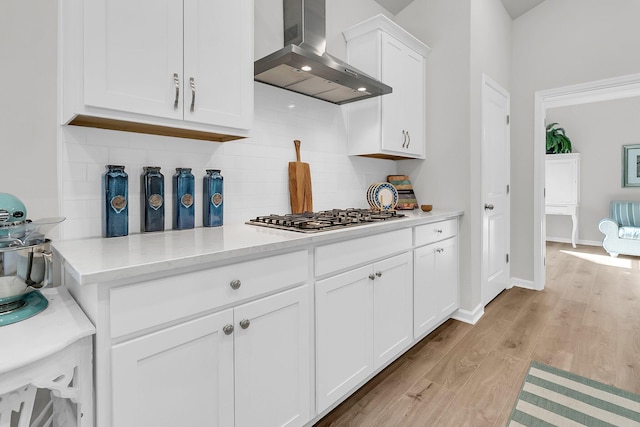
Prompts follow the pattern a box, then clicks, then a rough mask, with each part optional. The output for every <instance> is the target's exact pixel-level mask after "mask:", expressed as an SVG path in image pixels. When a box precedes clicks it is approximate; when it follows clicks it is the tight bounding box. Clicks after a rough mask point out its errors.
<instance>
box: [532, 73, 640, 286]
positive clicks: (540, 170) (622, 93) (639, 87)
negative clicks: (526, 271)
mask: <svg viewBox="0 0 640 427" xmlns="http://www.w3.org/2000/svg"><path fill="white" fill-rule="evenodd" d="M633 96H640V74H632V75H629V76H622V77H616V78H612V79H605V80H597V81H593V82H589V83H582V84H578V85H571V86H564V87H560V88H556V89H549V90H544V91H538V92H536V93H535V101H534V102H535V106H534V108H535V112H534V122H533V125H534V143H533V150H534V155H533V158H534V182H533V193H534V197H533V215H534V217H533V223H534V224H533V226H534V260H533V288H534V289H537V290H542V289H544V285H545V280H546V279H545V278H546V266H545V262H546V236H547V231H546V216H545V203H544V185H545V151H546V150H545V147H546V132H545V119H546V117H547V110H548V109H549V108H555V107H566V106H570V105H579V104H586V103H590V102H599V101H610V100H615V99H621V98H629V97H633Z"/></svg>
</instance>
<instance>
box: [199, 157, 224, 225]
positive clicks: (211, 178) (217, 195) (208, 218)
mask: <svg viewBox="0 0 640 427" xmlns="http://www.w3.org/2000/svg"><path fill="white" fill-rule="evenodd" d="M222 182H223V178H222V175H220V169H207V175H206V176H205V177H204V186H203V189H204V203H203V208H204V211H203V212H204V215H203V224H204V226H205V227H217V226H220V225H222V205H223V198H222Z"/></svg>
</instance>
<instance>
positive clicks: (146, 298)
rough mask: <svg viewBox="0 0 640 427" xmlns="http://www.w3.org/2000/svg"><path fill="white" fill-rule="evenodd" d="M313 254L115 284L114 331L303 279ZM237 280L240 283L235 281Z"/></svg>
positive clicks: (300, 253) (129, 329)
mask: <svg viewBox="0 0 640 427" xmlns="http://www.w3.org/2000/svg"><path fill="white" fill-rule="evenodd" d="M308 259H309V257H308V252H307V251H298V252H293V253H290V254H284V255H276V256H272V257H266V258H261V259H257V260H253V261H246V262H240V263H236V264H230V265H226V266H223V267H218V268H212V269H209V270H201V271H195V272H193V273H187V274H182V275H178V276H171V277H165V278H162V279H158V280H151V281H147V282H141V283H136V284H134V285H128V286H121V287H117V288H113V289H111V290H110V301H111V304H110V307H109V310H110V319H111V337H112V338H115V337H119V336H122V335H125V334H129V333H132V332H135V331H139V330H142V329H145V328H149V327H153V326H156V325H159V324H162V323H165V322H171V321H174V320H178V319H180V318H183V317H186V316H190V315H193V314H196V313H200V312H203V311H207V310H212V309H215V308H217V307H222V306H226V305H229V304H234V303H237V302H240V301H243V300H246V299H249V298H253V297H257V296H259V295H263V294H267V293H270V292H274V291H277V290H278V289H281V288H285V287H287V286H291V285H295V284H297V283H303V282H305V281H306V280H307V276H308V272H309V269H308ZM235 280H238V281H240V287H239V288H238V289H233V288H232V287H231V282H232V281H235Z"/></svg>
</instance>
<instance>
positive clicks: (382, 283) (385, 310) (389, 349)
mask: <svg viewBox="0 0 640 427" xmlns="http://www.w3.org/2000/svg"><path fill="white" fill-rule="evenodd" d="M411 266H412V258H411V253H409V252H407V253H404V254H402V255H398V256H395V257H393V258H389V259H386V260H384V261H381V262H377V263H376V264H374V267H373V268H374V274H375V279H374V280H373V307H374V308H373V318H374V321H373V351H374V355H373V357H374V362H373V363H374V369H378V368H379V367H381V366H382V365H384V364H385V363H387V362H388V361H389V360H391V359H393V358H394V357H395V356H396V355H398V354H399V353H400V352H401V351H402V350H404V349H405V348H406V347H407V346H408V345H409V344H410V343H411V341H412V339H413V335H412V331H413V324H412V315H411V313H412V300H413V298H412V291H413V287H412V280H411V279H412V277H411V272H412V270H411Z"/></svg>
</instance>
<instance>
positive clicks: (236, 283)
mask: <svg viewBox="0 0 640 427" xmlns="http://www.w3.org/2000/svg"><path fill="white" fill-rule="evenodd" d="M240 285H242V282H241V281H240V280H238V279H236V280H232V281H231V283H229V286H231V289H233V290H234V291H235V290H238V289H240Z"/></svg>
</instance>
